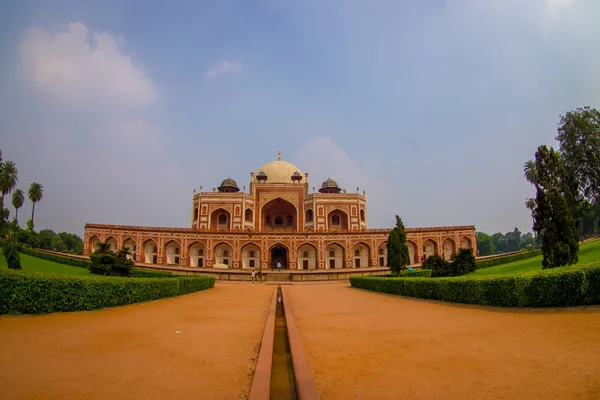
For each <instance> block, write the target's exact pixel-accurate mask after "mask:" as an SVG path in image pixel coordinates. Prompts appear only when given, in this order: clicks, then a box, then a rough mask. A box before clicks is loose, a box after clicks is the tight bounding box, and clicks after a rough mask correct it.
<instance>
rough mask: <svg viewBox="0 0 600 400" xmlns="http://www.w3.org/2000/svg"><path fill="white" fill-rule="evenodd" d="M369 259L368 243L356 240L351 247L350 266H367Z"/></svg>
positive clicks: (369, 248)
mask: <svg viewBox="0 0 600 400" xmlns="http://www.w3.org/2000/svg"><path fill="white" fill-rule="evenodd" d="M370 259H371V247H370V246H369V245H368V244H366V243H364V242H358V243H356V244H355V245H354V246H353V247H352V266H353V267H354V268H366V267H368V266H369V260H370Z"/></svg>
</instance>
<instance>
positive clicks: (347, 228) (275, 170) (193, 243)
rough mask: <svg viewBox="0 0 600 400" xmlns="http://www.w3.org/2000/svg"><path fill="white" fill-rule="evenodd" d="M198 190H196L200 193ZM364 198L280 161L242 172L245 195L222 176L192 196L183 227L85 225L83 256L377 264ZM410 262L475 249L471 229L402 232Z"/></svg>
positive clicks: (195, 263)
mask: <svg viewBox="0 0 600 400" xmlns="http://www.w3.org/2000/svg"><path fill="white" fill-rule="evenodd" d="M200 189H202V187H201V188H200ZM367 223H368V214H367V199H366V196H365V193H364V191H363V193H362V194H361V193H360V192H359V191H358V188H357V191H356V192H355V193H348V192H346V190H342V189H340V188H339V187H338V185H337V183H336V182H335V181H334V180H332V179H327V180H326V181H325V182H323V184H322V185H321V188H320V189H319V190H318V191H315V188H314V187H313V188H312V192H311V190H310V188H309V184H308V173H304V174H303V173H302V172H301V171H300V170H299V169H298V168H297V167H296V166H294V165H292V164H290V163H288V162H286V161H282V160H281V155H279V156H278V160H277V161H273V162H270V163H268V164H265V165H263V166H262V167H261V168H259V169H258V170H257V171H256V172H252V173H250V186H249V190H248V192H246V190H245V187H244V190H243V191H240V189H239V187H238V185H237V183H236V182H235V181H234V180H233V179H231V178H228V179H225V180H224V181H223V182H222V183H221V185H220V186H219V187H218V188H215V189H213V191H212V192H202V191H200V192H199V193H196V192H195V191H194V195H193V199H192V215H191V226H190V228H158V227H141V226H124V225H100V224H87V225H86V227H85V238H84V241H85V248H84V254H85V255H90V254H91V253H92V252H93V251H94V249H95V247H96V245H97V243H98V242H99V241H103V242H104V241H108V242H109V243H110V244H111V246H112V248H113V249H115V250H118V249H121V248H123V247H127V248H129V249H130V250H131V252H132V253H133V254H134V258H135V261H136V262H138V263H145V264H159V265H169V266H181V267H194V268H210V269H247V268H262V269H268V268H270V267H271V266H272V265H276V264H277V263H280V264H281V267H282V268H283V269H293V270H315V269H317V270H326V269H338V268H369V267H382V266H385V264H386V258H387V254H386V240H387V236H388V233H389V229H368V225H367ZM406 232H407V236H408V240H407V244H408V249H409V253H410V258H411V262H412V263H413V264H417V263H419V262H420V260H421V257H422V256H423V255H424V256H426V257H427V256H430V255H433V254H439V255H441V256H443V257H445V258H446V259H449V258H450V257H451V256H452V254H454V253H456V251H457V249H458V248H461V247H472V248H473V249H474V250H475V251H476V241H475V227H474V226H471V225H469V226H445V227H435V228H407V229H406Z"/></svg>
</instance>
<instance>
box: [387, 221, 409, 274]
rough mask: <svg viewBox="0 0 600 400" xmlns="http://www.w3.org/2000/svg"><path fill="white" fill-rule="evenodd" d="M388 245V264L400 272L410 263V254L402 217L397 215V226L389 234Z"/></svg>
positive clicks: (394, 270)
mask: <svg viewBox="0 0 600 400" xmlns="http://www.w3.org/2000/svg"><path fill="white" fill-rule="evenodd" d="M386 247H387V265H388V267H390V269H391V270H392V272H393V273H395V274H399V273H400V271H402V270H403V269H404V268H405V267H406V266H407V265H408V264H410V256H409V254H408V246H407V245H406V232H405V230H404V224H403V223H402V219H401V218H400V217H399V216H398V215H396V226H395V227H394V229H392V231H391V232H390V235H389V236H388V241H387V244H386Z"/></svg>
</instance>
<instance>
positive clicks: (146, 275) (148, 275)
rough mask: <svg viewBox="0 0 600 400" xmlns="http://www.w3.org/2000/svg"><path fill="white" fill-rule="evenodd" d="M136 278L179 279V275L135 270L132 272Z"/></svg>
mask: <svg viewBox="0 0 600 400" xmlns="http://www.w3.org/2000/svg"><path fill="white" fill-rule="evenodd" d="M131 276H133V277H134V278H177V277H178V276H179V275H175V274H172V273H170V272H167V271H147V270H145V269H137V268H136V269H134V270H133V271H131Z"/></svg>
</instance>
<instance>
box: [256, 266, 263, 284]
mask: <svg viewBox="0 0 600 400" xmlns="http://www.w3.org/2000/svg"><path fill="white" fill-rule="evenodd" d="M256 276H257V277H258V283H260V284H262V283H263V282H262V276H263V273H262V269H259V270H258V272H257V273H256Z"/></svg>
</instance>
